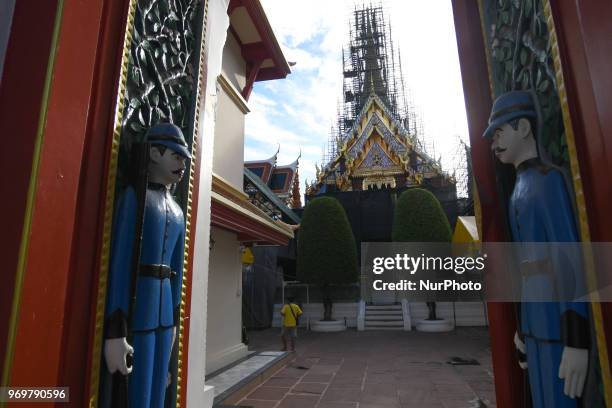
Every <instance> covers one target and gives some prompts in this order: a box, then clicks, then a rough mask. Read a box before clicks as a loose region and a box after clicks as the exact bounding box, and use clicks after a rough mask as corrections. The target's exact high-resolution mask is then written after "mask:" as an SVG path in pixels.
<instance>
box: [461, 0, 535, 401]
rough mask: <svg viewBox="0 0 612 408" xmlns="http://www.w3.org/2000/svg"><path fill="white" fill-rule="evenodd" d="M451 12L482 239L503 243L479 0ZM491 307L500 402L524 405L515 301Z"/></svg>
mask: <svg viewBox="0 0 612 408" xmlns="http://www.w3.org/2000/svg"><path fill="white" fill-rule="evenodd" d="M453 12H454V19H455V30H456V34H457V45H458V48H459V61H460V65H461V76H462V79H463V93H464V96H465V103H466V111H467V119H468V126H469V132H470V145H471V148H472V165H473V170H474V178H475V179H476V184H477V187H478V194H479V198H480V205H481V211H482V241H483V242H495V241H505V240H506V237H505V234H504V225H505V222H506V221H505V220H506V215H505V214H504V211H503V207H502V204H501V203H500V201H499V197H498V193H497V187H496V180H495V174H496V173H495V166H494V162H493V159H492V155H491V152H490V146H489V143H488V142H487V141H485V140H484V139H483V138H482V134H483V132H484V130H485V128H486V125H487V123H488V119H489V112H490V110H491V91H490V86H489V74H488V69H487V61H486V55H485V49H484V42H483V34H482V31H481V23H480V15H479V11H478V3H477V1H476V0H453ZM487 308H488V315H489V316H488V317H489V334H490V337H491V352H492V359H493V371H494V377H495V394H496V398H497V406H498V407H500V408H517V407H522V406H523V405H524V404H523V398H524V397H523V396H524V389H523V381H524V380H523V375H522V373H521V371H520V368H519V366H518V362H517V357H516V354H515V350H514V344H513V342H512V340H513V337H514V332H515V330H516V316H515V312H514V308H515V305H514V304H513V303H492V302H489V303H487Z"/></svg>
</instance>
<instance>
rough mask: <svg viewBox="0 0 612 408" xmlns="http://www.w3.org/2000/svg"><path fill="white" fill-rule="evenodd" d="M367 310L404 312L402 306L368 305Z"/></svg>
mask: <svg viewBox="0 0 612 408" xmlns="http://www.w3.org/2000/svg"><path fill="white" fill-rule="evenodd" d="M366 310H402V305H366Z"/></svg>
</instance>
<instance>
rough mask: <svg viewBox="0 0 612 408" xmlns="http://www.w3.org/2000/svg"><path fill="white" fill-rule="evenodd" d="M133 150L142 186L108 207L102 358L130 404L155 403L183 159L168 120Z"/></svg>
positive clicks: (176, 262)
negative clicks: (111, 215)
mask: <svg viewBox="0 0 612 408" xmlns="http://www.w3.org/2000/svg"><path fill="white" fill-rule="evenodd" d="M137 146H138V145H137ZM140 148H141V149H144V150H143V151H144V152H145V154H144V156H145V157H146V156H148V157H147V159H146V160H145V161H144V162H141V167H143V168H144V169H145V171H143V172H142V175H143V176H144V180H145V182H144V185H143V186H142V188H141V189H140V190H141V191H140V193H139V191H138V190H139V187H138V186H137V185H130V186H128V187H127V188H126V190H125V191H124V192H123V194H122V195H121V196H120V198H119V200H118V204H117V208H116V211H115V220H114V226H113V241H112V248H111V260H110V265H109V280H108V296H107V301H106V329H105V341H104V358H105V362H106V366H107V368H108V371H109V372H110V373H115V374H114V375H116V374H119V373H120V374H122V375H123V376H125V377H126V378H127V384H128V385H129V387H127V390H125V391H124V392H125V394H126V395H125V400H126V403H127V401H129V406H130V408H135V407H143V408H149V407H152V408H161V407H163V406H164V398H165V393H166V387H167V383H168V378H169V377H168V375H169V374H168V367H169V360H170V355H171V351H172V348H173V345H174V340H175V338H176V335H177V333H176V328H177V326H178V324H179V310H180V309H179V308H180V302H181V285H182V277H183V252H184V242H185V221H184V217H183V212H182V210H181V208H180V206H179V205H178V204H177V203H176V201H175V200H174V198H173V197H172V195H171V192H170V188H171V187H172V185H174V184H176V183H178V182H179V181H180V180H181V178H182V177H183V174H184V172H185V166H186V160H187V159H189V158H191V156H190V154H189V150H188V147H187V143H186V142H185V138H184V137H183V134H182V132H181V130H180V128H178V127H177V126H175V125H173V124H169V123H162V124H158V125H155V126H153V127H152V128H151V129H149V131H148V132H147V134H146V140H145V143H144V144H142V145H140ZM140 179H141V180H142V179H143V177H141V178H140ZM132 184H137V183H132ZM130 357H131V358H132V359H133V360H132V364H131V365H130V359H131V358H130ZM128 374H129V375H128ZM113 392H115V390H113ZM114 399H115V400H116V398H115V397H114ZM112 405H113V406H117V405H125V404H119V403H117V402H113V403H112Z"/></svg>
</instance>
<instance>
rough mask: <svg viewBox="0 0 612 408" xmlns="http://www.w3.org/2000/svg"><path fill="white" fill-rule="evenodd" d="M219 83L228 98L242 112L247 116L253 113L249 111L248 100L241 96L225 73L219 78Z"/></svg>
mask: <svg viewBox="0 0 612 408" xmlns="http://www.w3.org/2000/svg"><path fill="white" fill-rule="evenodd" d="M217 82H218V83H219V85H221V88H222V89H223V90H224V91H225V93H226V94H227V96H229V98H230V99H231V100H232V102H234V104H235V105H236V107H238V109H240V112H242V113H244V114H245V115H246V114H247V113H249V112H250V111H251V109H249V105H248V104H247V101H246V99H244V98H243V96H242V95H241V94H240V92H239V91H238V90H237V89H236V87H235V86H234V85H233V84H232V83H231V82H230V81H229V79H227V77H226V76H225V74H224V73H221V74H220V75H219V76H218V77H217Z"/></svg>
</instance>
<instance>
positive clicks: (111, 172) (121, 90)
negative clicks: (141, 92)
mask: <svg viewBox="0 0 612 408" xmlns="http://www.w3.org/2000/svg"><path fill="white" fill-rule="evenodd" d="M135 16H136V0H130V3H129V6H128V15H127V23H126V29H125V35H124V38H123V52H122V53H121V72H120V74H119V84H118V87H117V102H116V104H115V120H114V122H113V136H112V141H111V151H110V157H109V165H108V174H107V176H106V193H105V197H106V198H105V200H104V226H103V230H102V249H101V253H100V266H99V276H98V295H97V299H96V320H95V322H96V324H95V331H94V338H93V342H94V343H93V348H92V353H91V358H92V361H91V372H90V382H89V406H90V407H91V408H95V407H97V406H98V389H99V386H100V359H101V358H102V356H101V354H102V330H103V328H104V308H105V305H106V286H107V283H108V263H109V258H110V245H111V229H112V223H113V209H114V203H115V183H116V180H117V159H118V156H119V142H120V140H121V123H122V121H123V111H124V108H125V106H124V100H125V94H126V83H127V70H128V65H129V56H130V50H131V48H132V31H133V29H134V18H135Z"/></svg>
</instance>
